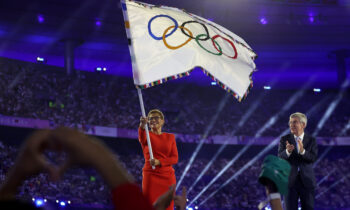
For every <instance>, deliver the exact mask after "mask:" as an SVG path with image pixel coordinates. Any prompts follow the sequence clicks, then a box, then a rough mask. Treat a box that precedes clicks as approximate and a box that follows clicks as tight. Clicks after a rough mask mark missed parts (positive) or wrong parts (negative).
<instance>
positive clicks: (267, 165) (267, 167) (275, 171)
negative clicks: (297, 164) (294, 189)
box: [259, 155, 291, 195]
mask: <svg viewBox="0 0 350 210" xmlns="http://www.w3.org/2000/svg"><path fill="white" fill-rule="evenodd" d="M290 169H291V167H290V165H289V163H288V162H287V161H286V160H283V159H281V158H279V157H276V156H274V155H268V156H266V157H265V159H264V162H263V164H262V166H261V173H260V176H259V182H261V178H262V177H265V178H268V179H270V180H271V181H273V182H274V183H275V185H276V187H277V189H278V191H279V192H280V193H281V194H283V195H286V194H287V192H288V178H289V173H290Z"/></svg>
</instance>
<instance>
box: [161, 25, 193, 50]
mask: <svg viewBox="0 0 350 210" xmlns="http://www.w3.org/2000/svg"><path fill="white" fill-rule="evenodd" d="M172 28H175V26H170V27H169V28H167V29H166V30H165V31H164V33H163V42H164V45H165V46H166V47H167V48H169V49H172V50H176V49H179V48H180V47H182V46H184V45H185V44H187V43H188V42H189V41H191V40H192V39H191V37H190V38H188V39H187V40H186V41H185V42H184V43H182V44H180V45H179V46H176V47H173V46H170V45H168V43H167V42H166V41H165V37H166V33H167V32H168V31H169V30H170V29H172ZM179 28H181V30H184V29H185V30H186V31H187V32H188V33H189V34H190V36H192V35H193V34H192V32H191V31H190V30H188V29H187V28H185V27H183V26H179Z"/></svg>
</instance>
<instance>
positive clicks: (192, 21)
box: [181, 20, 210, 41]
mask: <svg viewBox="0 0 350 210" xmlns="http://www.w3.org/2000/svg"><path fill="white" fill-rule="evenodd" d="M187 23H198V24H201V25H202V26H203V28H204V30H205V33H206V37H205V38H202V39H199V40H201V41H206V40H208V39H210V37H209V31H208V28H207V27H206V26H205V25H204V24H203V23H200V22H198V21H195V20H191V21H186V22H183V23H182V25H181V26H182V27H184V26H185V25H186V24H187ZM181 31H182V33H183V34H185V35H186V36H188V37H191V38H192V39H196V38H197V37H196V38H194V37H192V35H188V34H186V33H185V31H184V30H183V28H181Z"/></svg>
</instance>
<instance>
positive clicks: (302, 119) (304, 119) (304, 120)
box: [289, 112, 307, 126]
mask: <svg viewBox="0 0 350 210" xmlns="http://www.w3.org/2000/svg"><path fill="white" fill-rule="evenodd" d="M291 118H298V119H299V121H300V122H302V123H304V124H305V126H306V124H307V117H306V115H305V114H303V113H301V112H295V113H293V114H291V115H290V116H289V119H291Z"/></svg>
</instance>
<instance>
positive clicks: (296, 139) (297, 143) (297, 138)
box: [295, 137, 300, 154]
mask: <svg viewBox="0 0 350 210" xmlns="http://www.w3.org/2000/svg"><path fill="white" fill-rule="evenodd" d="M299 140H300V137H296V138H295V143H296V145H297V151H298V154H299V142H298V141H299Z"/></svg>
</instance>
